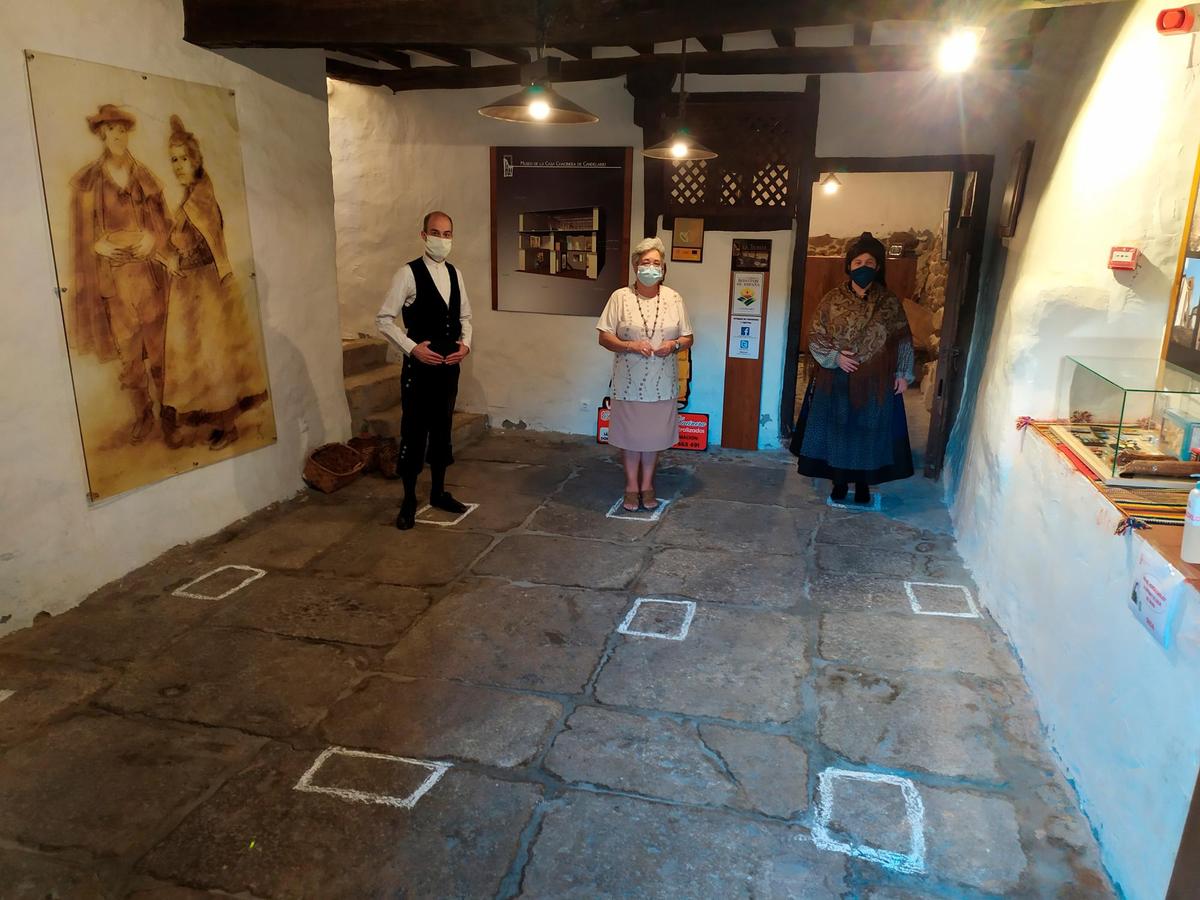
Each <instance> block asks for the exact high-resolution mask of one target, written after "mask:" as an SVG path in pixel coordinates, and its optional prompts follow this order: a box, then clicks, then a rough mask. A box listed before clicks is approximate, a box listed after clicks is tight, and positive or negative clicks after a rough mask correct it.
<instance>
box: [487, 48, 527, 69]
mask: <svg viewBox="0 0 1200 900" xmlns="http://www.w3.org/2000/svg"><path fill="white" fill-rule="evenodd" d="M475 49H476V50H478V51H479V52H481V53H486V54H488V55H489V56H494V57H496V59H506V60H508V61H509V62H510V63H515V64H516V65H518V66H519V65H523V64H525V63H527V62H531V61H532V57H531V56H530V55H529V51H528V50H526V49H525V48H524V47H495V46H483V47H476V48H475Z"/></svg>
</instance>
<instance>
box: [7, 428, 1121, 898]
mask: <svg viewBox="0 0 1200 900" xmlns="http://www.w3.org/2000/svg"><path fill="white" fill-rule="evenodd" d="M451 472H452V476H453V478H452V481H453V485H454V487H453V490H454V491H455V493H456V494H457V495H459V496H460V497H461V498H462V499H464V500H468V501H471V502H474V503H478V504H479V506H478V508H477V509H475V510H474V511H473V512H472V513H471V514H470V515H468V516H467V517H466V518H465V519H463V520H462V521H461V522H459V523H457V524H453V525H450V524H440V525H423V526H419V527H418V528H417V529H415V530H413V531H411V532H408V533H400V532H397V531H396V530H395V529H394V528H393V527H392V524H391V523H392V519H393V517H394V515H395V507H396V503H397V500H398V496H399V494H398V486H397V485H396V484H395V483H394V482H385V481H382V480H378V479H363V480H360V481H358V482H356V483H355V484H353V485H351V486H350V487H349V488H347V489H345V490H343V491H341V492H339V493H337V494H335V495H333V496H329V497H326V496H322V495H315V494H314V495H306V496H302V497H299V498H297V499H296V500H294V501H292V502H289V503H286V504H282V505H280V506H278V507H276V508H273V509H270V510H266V511H264V512H263V513H261V514H258V515H256V516H253V517H251V518H249V519H247V520H245V521H243V522H240V523H238V524H237V525H235V526H233V527H231V528H229V529H226V530H225V531H224V532H222V533H220V534H218V535H216V536H214V537H213V538H211V539H208V540H206V541H203V542H200V543H197V544H193V545H190V546H188V547H182V548H177V549H176V550H174V551H172V552H170V553H168V554H166V555H164V556H163V557H161V558H160V559H158V560H156V561H155V562H154V563H152V564H151V565H148V566H146V567H145V568H143V569H140V570H138V571H136V572H133V573H131V574H130V575H128V576H127V577H126V578H124V579H123V580H122V581H121V582H119V583H115V584H112V585H109V586H107V587H106V588H104V589H103V590H101V591H99V592H98V593H97V594H96V595H94V596H93V597H91V598H90V599H89V600H88V601H87V602H85V603H84V604H83V605H82V606H80V607H78V608H77V609H75V610H73V611H71V612H69V613H66V614H64V615H61V616H57V617H54V618H50V619H47V620H45V621H43V622H41V623H39V624H38V625H36V626H35V627H33V628H32V629H27V630H25V631H22V632H17V633H15V634H12V635H9V636H7V637H5V638H3V639H0V697H3V698H5V699H3V700H2V702H0V797H2V798H3V801H2V802H0V885H3V887H0V895H3V896H4V897H6V898H12V897H22V898H24V897H38V898H41V897H71V898H76V897H80V898H91V897H125V896H133V897H143V898H148V897H156V898H186V897H198V896H205V895H223V894H226V893H227V894H236V895H239V896H248V897H289V898H291V897H314V898H341V897H347V898H350V897H353V898H358V897H436V898H447V897H472V898H473V897H513V896H528V897H555V898H558V897H589V898H591V897H607V896H624V897H686V898H710V897H711V898H736V897H756V898H763V897H772V898H774V897H798V898H823V897H862V898H876V900H882V898H914V897H954V898H959V897H968V898H969V897H988V896H1019V897H1105V896H1111V892H1110V888H1109V887H1108V881H1107V879H1106V877H1105V876H1104V874H1103V872H1102V869H1101V868H1100V866H1099V863H1098V854H1097V849H1096V846H1095V843H1094V840H1093V837H1092V834H1091V832H1090V830H1089V828H1088V825H1087V823H1086V821H1085V820H1084V819H1083V818H1082V816H1081V815H1080V813H1079V810H1078V808H1077V806H1076V801H1075V798H1074V794H1073V792H1072V789H1071V788H1070V786H1069V785H1068V784H1066V783H1065V782H1064V780H1063V778H1062V777H1061V775H1060V774H1059V773H1058V770H1057V768H1056V766H1055V763H1054V762H1053V760H1052V758H1051V756H1050V755H1049V753H1048V751H1047V748H1046V744H1045V742H1044V740H1043V737H1042V734H1041V731H1040V728H1039V724H1038V720H1037V717H1036V713H1035V712H1034V709H1033V707H1032V705H1031V701H1030V698H1029V696H1028V692H1027V690H1026V688H1025V686H1024V684H1023V682H1022V680H1021V677H1020V674H1019V670H1018V668H1017V666H1016V664H1015V662H1014V660H1013V657H1012V655H1011V653H1010V651H1009V649H1008V647H1007V645H1006V644H1005V642H1004V640H1003V638H1002V636H1001V635H1000V634H999V632H998V631H997V629H996V627H995V626H994V625H993V624H992V623H991V622H990V621H989V620H988V619H986V618H978V617H974V608H975V607H974V605H973V602H974V601H973V599H972V598H973V593H974V586H973V585H972V584H971V582H970V578H969V576H968V574H967V572H966V571H965V570H964V567H963V565H962V563H961V561H960V560H959V558H958V556H957V555H956V552H955V548H954V543H953V539H952V537H950V535H949V534H948V533H947V530H946V529H947V527H948V521H947V520H946V518H945V512H944V510H936V509H935V510H933V511H932V512H931V510H930V509H929V508H927V507H930V506H931V505H933V504H931V503H930V497H932V496H933V495H932V491H931V489H930V486H929V485H928V483H922V482H921V481H920V480H914V481H913V482H911V483H909V484H908V485H905V486H901V488H900V489H898V490H896V491H894V492H892V493H889V494H888V496H887V497H885V503H884V506H883V511H882V512H881V513H870V512H857V511H856V512H849V511H841V510H835V509H831V508H828V507H827V506H826V505H825V504H824V503H823V502H822V497H821V496H820V495H818V494H817V493H815V492H814V490H813V487H812V485H810V484H808V483H806V482H804V481H803V480H801V479H800V478H799V477H797V476H796V475H795V473H794V472H793V471H792V470H791V469H790V468H789V467H788V465H787V463H786V457H784V456H782V455H780V454H769V453H767V454H759V455H737V454H719V453H718V454H710V455H706V456H700V455H677V456H673V457H671V458H669V459H668V460H667V465H666V467H665V468H664V470H663V471H662V473H661V477H660V479H659V489H660V494H662V495H664V496H666V497H669V498H671V499H672V502H671V504H670V506H669V507H668V508H667V509H666V511H665V513H664V514H662V516H661V518H659V519H658V520H657V521H651V520H650V519H649V518H648V517H646V516H645V515H643V516H642V517H641V518H640V519H634V520H626V521H623V520H621V519H617V518H610V517H608V516H606V512H607V511H608V510H609V509H610V508H611V507H612V505H613V503H614V501H615V500H616V499H617V496H618V492H619V490H620V487H621V482H620V471H619V469H618V467H617V466H616V465H615V464H614V462H613V460H612V459H611V456H610V454H609V453H608V451H606V450H603V449H601V448H598V447H596V446H595V445H594V444H592V443H590V442H588V441H586V440H583V439H574V438H570V439H568V438H563V437H561V436H560V437H556V436H548V435H541V436H533V435H523V434H515V435H496V434H492V435H489V436H488V437H486V438H484V439H483V440H482V441H481V442H480V443H478V444H476V445H474V446H473V447H470V448H468V449H467V450H466V451H464V452H463V453H462V455H461V458H460V461H459V464H458V465H456V466H455V467H454V468H453V469H452V470H451ZM922 491H924V492H925V494H924V500H922V499H920V495H921V492H922ZM905 519H907V520H909V521H915V522H919V523H922V524H921V525H920V526H919V527H917V526H914V525H911V524H907V523H906V522H905V521H904V520H905ZM222 566H241V567H253V568H252V569H244V568H226V569H222V570H220V571H218V572H217V574H215V575H210V576H208V577H207V578H203V579H201V580H200V581H199V582H197V583H193V582H194V581H195V580H196V579H197V578H200V577H201V576H204V575H205V574H206V573H209V572H212V571H213V570H215V569H218V568H219V567H222ZM260 572H263V573H265V574H261V575H260V574H259V573H260ZM256 576H257V577H256ZM252 578H253V580H251V579H252ZM906 581H907V582H915V583H917V584H916V585H915V586H912V587H911V591H912V596H911V598H910V596H909V591H908V589H906V584H905V583H906ZM947 585H948V586H949V587H947ZM964 589H965V590H964ZM639 601H640V602H639ZM918 610H919V612H918ZM6 692H11V693H6Z"/></svg>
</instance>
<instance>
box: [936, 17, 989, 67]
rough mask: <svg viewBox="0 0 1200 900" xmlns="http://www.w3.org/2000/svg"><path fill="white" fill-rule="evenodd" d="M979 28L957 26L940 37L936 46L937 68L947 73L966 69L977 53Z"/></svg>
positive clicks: (973, 61) (971, 63)
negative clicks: (938, 45)
mask: <svg viewBox="0 0 1200 900" xmlns="http://www.w3.org/2000/svg"><path fill="white" fill-rule="evenodd" d="M982 32H983V29H981V28H957V29H955V30H954V31H952V32H950V34H948V35H946V36H945V37H944V38H942V43H941V46H940V47H938V55H937V61H938V68H939V69H941V70H942V71H943V72H946V73H948V74H957V73H961V72H965V71H967V69H969V68H971V66H972V65H974V63H975V58H976V57H977V56H978V55H979V38H980V35H981V34H982Z"/></svg>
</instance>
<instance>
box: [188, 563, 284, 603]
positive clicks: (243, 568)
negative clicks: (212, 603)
mask: <svg viewBox="0 0 1200 900" xmlns="http://www.w3.org/2000/svg"><path fill="white" fill-rule="evenodd" d="M226 569H240V570H241V571H243V572H251V573H253V574H251V575H247V576H246V577H245V578H243V579H242V580H241V582H240V583H238V584H236V585H234V586H233V587H231V588H230V589H229V590H227V591H226V592H225V593H223V594H217V595H216V596H213V595H212V594H196V593H193V592H191V591H189V590H188V588H190V587H195V586H196V585H197V584H199V583H200V582H201V581H203V580H204V579H205V578H209V577H211V576H213V575H216V574H217V573H218V572H224V571H225V570H226ZM266 574H267V570H266V569H256V568H255V567H254V566H218V567H217V568H215V569H213V570H212V571H211V572H205V573H204V574H203V575H201V576H200V577H199V578H193V579H192V580H191V581H189V582H188V583H187V584H185V585H184V586H183V587H181V588H176V589H175V590H173V591H172V592H171V596H172V597H191V598H192V599H193V600H224V599H225V598H226V597H228V596H229V595H230V594H235V593H237V592H238V591H240V590H241V589H242V588H244V587H245V586H246V585H248V584H249V583H250V582H252V581H258V579H260V578H262V577H263V576H264V575H266Z"/></svg>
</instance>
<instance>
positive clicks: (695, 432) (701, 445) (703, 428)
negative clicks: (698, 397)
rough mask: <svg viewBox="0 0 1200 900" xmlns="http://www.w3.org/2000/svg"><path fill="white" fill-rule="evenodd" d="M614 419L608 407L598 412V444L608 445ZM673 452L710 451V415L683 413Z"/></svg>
mask: <svg viewBox="0 0 1200 900" xmlns="http://www.w3.org/2000/svg"><path fill="white" fill-rule="evenodd" d="M611 417H612V410H610V409H609V408H608V407H605V406H601V407H600V408H599V409H598V410H597V411H596V443H597V444H607V443H608V423H609V419H610V418H611ZM671 449H672V450H697V451H700V452H703V451H705V450H707V449H708V413H689V412H681V413H680V414H679V442H678V443H677V444H676V445H675V446H674V447H672V448H671Z"/></svg>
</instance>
